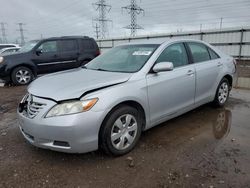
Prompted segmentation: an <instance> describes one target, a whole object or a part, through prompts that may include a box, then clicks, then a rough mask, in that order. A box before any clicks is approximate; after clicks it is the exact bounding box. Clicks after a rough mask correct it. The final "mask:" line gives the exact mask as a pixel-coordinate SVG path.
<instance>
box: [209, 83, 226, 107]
mask: <svg viewBox="0 0 250 188" xmlns="http://www.w3.org/2000/svg"><path fill="white" fill-rule="evenodd" d="M229 92H230V85H229V82H228V80H227V79H226V78H223V79H222V80H221V82H220V84H219V86H218V88H217V91H216V95H215V98H214V101H213V103H214V104H215V105H216V106H219V107H222V106H224V105H225V103H226V102H227V100H228V97H229Z"/></svg>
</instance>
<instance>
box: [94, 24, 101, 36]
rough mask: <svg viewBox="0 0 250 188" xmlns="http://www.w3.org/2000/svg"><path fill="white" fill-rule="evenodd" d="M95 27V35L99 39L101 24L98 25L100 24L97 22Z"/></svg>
mask: <svg viewBox="0 0 250 188" xmlns="http://www.w3.org/2000/svg"><path fill="white" fill-rule="evenodd" d="M93 27H94V28H95V36H96V39H99V37H100V26H98V24H97V23H96V24H95V26H93Z"/></svg>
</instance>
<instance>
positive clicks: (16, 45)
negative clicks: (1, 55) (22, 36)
mask: <svg viewBox="0 0 250 188" xmlns="http://www.w3.org/2000/svg"><path fill="white" fill-rule="evenodd" d="M6 45H12V46H15V47H18V46H19V45H18V44H11V43H8V44H0V46H6Z"/></svg>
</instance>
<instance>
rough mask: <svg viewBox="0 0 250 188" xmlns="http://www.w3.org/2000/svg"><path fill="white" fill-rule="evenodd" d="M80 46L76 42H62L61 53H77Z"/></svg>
mask: <svg viewBox="0 0 250 188" xmlns="http://www.w3.org/2000/svg"><path fill="white" fill-rule="evenodd" d="M77 50H78V45H77V41H76V40H62V41H61V51H62V52H70V51H77Z"/></svg>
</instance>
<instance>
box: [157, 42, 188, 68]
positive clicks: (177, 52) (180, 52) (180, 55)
mask: <svg viewBox="0 0 250 188" xmlns="http://www.w3.org/2000/svg"><path fill="white" fill-rule="evenodd" d="M160 62H172V63H173V65H174V67H179V66H183V65H187V64H188V57H187V53H186V49H185V47H184V45H183V43H178V44H172V45H171V46H169V47H167V48H166V49H165V50H164V51H163V52H162V53H161V55H160V56H159V58H158V59H157V61H156V63H160Z"/></svg>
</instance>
